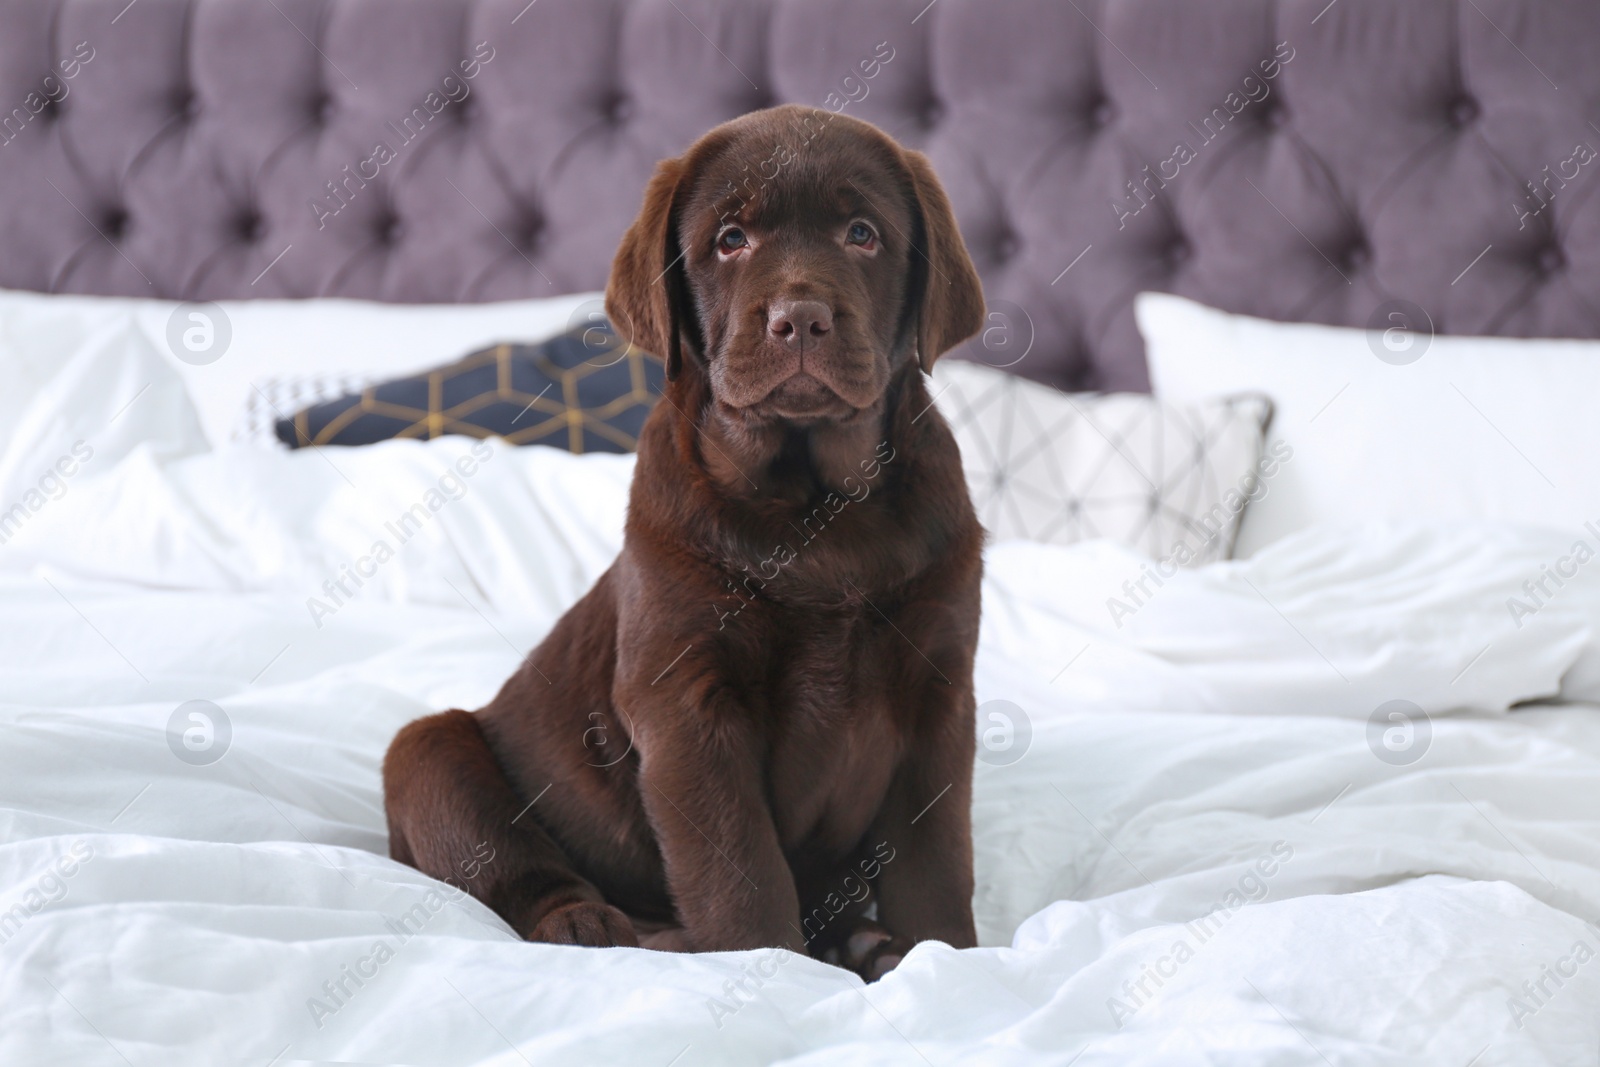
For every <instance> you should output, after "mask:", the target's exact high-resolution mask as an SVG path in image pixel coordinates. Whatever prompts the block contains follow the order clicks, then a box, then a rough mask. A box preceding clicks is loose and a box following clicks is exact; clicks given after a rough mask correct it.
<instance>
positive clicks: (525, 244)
mask: <svg viewBox="0 0 1600 1067" xmlns="http://www.w3.org/2000/svg"><path fill="white" fill-rule="evenodd" d="M543 232H544V220H543V219H541V218H539V217H538V216H537V215H532V216H529V217H527V218H525V219H523V221H522V223H521V225H519V226H518V227H517V247H518V248H519V249H521V250H522V251H524V252H531V251H533V247H534V245H536V244H538V243H539V235H540V234H542V233H543Z"/></svg>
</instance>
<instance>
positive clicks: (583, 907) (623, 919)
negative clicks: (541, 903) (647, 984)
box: [528, 900, 639, 948]
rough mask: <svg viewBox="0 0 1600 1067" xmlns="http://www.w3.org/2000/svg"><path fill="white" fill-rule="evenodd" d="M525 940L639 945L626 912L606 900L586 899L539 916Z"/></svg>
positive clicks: (612, 946) (600, 946)
mask: <svg viewBox="0 0 1600 1067" xmlns="http://www.w3.org/2000/svg"><path fill="white" fill-rule="evenodd" d="M528 940H529V941H547V942H549V943H550V944H552V945H584V946H587V947H589V948H637V947H638V946H639V937H638V935H637V934H635V933H634V930H633V923H632V922H630V921H629V919H628V917H627V916H626V915H624V914H623V913H622V912H621V911H619V910H618V909H616V908H613V907H612V906H611V905H610V904H596V903H593V902H591V901H587V900H580V901H578V902H577V903H575V904H565V905H563V906H561V907H559V908H557V909H556V910H555V911H552V912H551V913H550V914H549V915H546V916H545V917H544V918H542V919H540V920H539V925H538V926H536V927H534V928H533V933H532V934H531V935H530V936H529V937H528Z"/></svg>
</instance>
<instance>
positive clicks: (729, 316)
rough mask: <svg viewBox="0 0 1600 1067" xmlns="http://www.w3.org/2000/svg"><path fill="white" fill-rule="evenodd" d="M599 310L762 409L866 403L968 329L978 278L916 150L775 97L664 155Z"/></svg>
mask: <svg viewBox="0 0 1600 1067" xmlns="http://www.w3.org/2000/svg"><path fill="white" fill-rule="evenodd" d="M606 312H607V314H608V315H609V316H610V318H611V320H612V322H613V323H615V324H616V327H617V329H618V330H619V332H621V334H622V335H623V336H625V337H627V338H629V339H630V340H632V341H633V342H634V343H635V344H637V345H639V346H640V347H641V348H644V349H645V350H647V351H651V352H654V353H656V354H658V355H660V356H661V357H662V358H663V359H664V360H665V361H666V364H667V376H668V377H669V378H677V377H678V376H679V375H680V374H683V373H685V370H686V368H687V369H688V371H689V373H699V374H703V375H704V376H705V378H706V380H707V382H708V384H709V386H710V391H711V395H712V397H713V398H714V400H715V401H716V402H717V403H718V404H720V405H722V406H723V407H724V408H725V409H730V410H732V411H734V412H736V413H738V414H739V415H741V416H743V417H748V418H750V419H752V420H755V421H758V422H784V423H790V424H800V425H809V424H814V423H818V422H825V421H830V420H839V419H846V418H850V417H852V416H853V415H855V414H857V413H859V412H861V411H864V410H868V409H871V408H873V407H875V406H876V405H877V404H878V402H879V401H880V399H881V398H882V397H883V394H884V390H885V388H886V387H887V385H888V383H889V381H890V378H891V377H892V375H893V373H894V371H895V370H896V369H898V368H899V367H900V366H902V365H904V364H905V363H906V362H907V361H908V360H910V359H911V358H913V356H915V357H916V358H918V359H920V362H921V366H922V368H923V369H924V370H927V369H929V368H931V367H932V366H933V361H934V360H935V359H937V358H938V357H939V356H940V355H941V354H943V353H944V352H945V351H947V350H948V349H950V348H951V347H953V346H954V345H956V344H959V343H960V342H961V341H963V340H965V339H966V338H967V337H970V336H971V335H972V334H973V333H975V332H977V330H978V328H979V327H980V326H981V325H982V319H983V290H982V286H981V285H980V283H979V281H978V275H977V272H976V271H975V270H974V269H973V266H972V261H971V260H970V259H969V258H968V256H967V252H966V248H965V247H964V246H963V245H962V243H961V235H960V233H959V231H958V230H957V227H956V223H955V218H954V216H953V215H952V213H951V211H950V204H949V201H948V200H947V199H946V198H945V195H944V190H943V189H941V188H940V186H939V183H938V180H937V179H936V178H935V177H934V175H933V169H932V167H930V166H929V164H928V161H927V159H926V158H925V157H924V156H922V155H921V154H920V153H918V152H912V151H908V150H906V149H903V148H901V147H900V146H899V145H897V144H896V143H895V142H894V141H893V140H891V139H890V138H889V137H888V136H887V135H885V134H884V133H882V132H881V131H880V130H878V129H877V128H876V127H875V126H872V125H869V124H868V123H865V122H861V121H859V120H857V119H852V118H847V117H845V116H842V115H837V114H834V113H831V112H827V111H821V110H817V109H814V108H805V107H798V106H793V105H789V106H784V107H777V108H772V109H769V110H766V111H757V112H752V113H750V114H748V115H744V116H742V117H740V118H738V119H735V120H733V121H732V122H729V123H726V124H724V125H722V126H719V127H717V128H716V129H714V130H712V131H711V132H710V133H708V134H706V135H705V136H704V137H703V138H701V139H700V140H699V141H698V142H696V143H695V145H694V146H693V147H691V148H690V149H689V151H688V152H686V153H684V155H682V156H681V157H679V158H677V159H669V160H666V161H664V162H662V163H661V164H660V165H659V166H658V167H657V168H656V172H655V175H654V176H653V177H652V178H651V180H650V184H649V186H648V187H647V188H646V190H645V197H644V207H643V209H642V210H641V211H640V213H639V217H638V219H636V220H635V221H634V224H633V226H632V227H631V228H630V229H629V230H628V233H627V235H626V236H625V237H624V238H623V240H622V245H621V247H620V248H619V249H618V251H617V257H616V260H615V262H614V263H613V265H612V270H611V279H610V283H609V284H608V286H607V289H606Z"/></svg>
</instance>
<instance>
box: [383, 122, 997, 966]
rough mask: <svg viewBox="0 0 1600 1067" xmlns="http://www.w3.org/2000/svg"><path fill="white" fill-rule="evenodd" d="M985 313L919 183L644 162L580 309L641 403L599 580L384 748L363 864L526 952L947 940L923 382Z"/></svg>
mask: <svg viewBox="0 0 1600 1067" xmlns="http://www.w3.org/2000/svg"><path fill="white" fill-rule="evenodd" d="M983 309H984V304H983V294H982V290H981V287H980V284H979V281H978V277H977V273H976V272H975V271H974V269H973V267H972V263H971V261H970V260H969V259H968V257H967V253H966V250H965V248H964V247H963V245H962V243H961V237H960V235H959V233H958V232H957V228H956V223H955V219H954V217H953V216H952V214H951V211H950V205H949V203H948V201H947V200H946V199H945V195H944V192H943V190H942V189H941V188H940V187H939V183H938V181H937V179H936V178H935V177H934V174H933V170H932V168H931V167H930V166H929V164H928V161H927V159H926V158H924V157H923V156H922V155H920V154H918V153H916V152H911V151H907V150H905V149H903V148H901V147H900V146H899V145H897V144H896V143H895V142H894V141H893V140H891V139H890V138H889V137H887V136H886V135H884V134H883V133H882V132H880V131H879V130H878V129H877V128H875V127H873V126H871V125H869V124H867V123H865V122H860V121H857V120H855V119H851V118H846V117H843V116H840V115H835V114H832V113H829V112H825V111H818V110H815V109H811V108H802V107H793V106H789V107H779V108H773V109H771V110H767V111H759V112H754V113H752V114H748V115H745V116H743V117H742V118H738V119H735V120H734V121H732V122H729V123H727V124H725V125H722V126H719V127H717V128H716V129H714V130H712V131H711V132H710V133H708V134H706V135H705V137H703V138H701V140H700V141H699V142H697V143H696V144H695V145H694V146H693V147H691V148H690V149H689V150H688V152H686V153H685V154H684V155H683V156H682V157H680V158H678V159H670V160H667V161H665V162H663V163H661V164H660V165H659V166H658V168H657V169H656V172H655V175H654V176H653V177H652V178H651V180H650V184H649V186H648V188H647V189H646V190H645V195H644V206H643V209H642V210H641V211H640V213H639V217H638V219H637V220H636V221H635V222H634V224H633V226H632V228H631V229H629V231H628V233H627V235H626V236H625V237H624V238H623V241H622V246H621V248H620V249H619V250H618V252H617V256H616V260H615V263H614V264H613V267H612V272H611V280H610V285H609V287H608V289H607V291H606V310H607V313H608V314H609V316H610V318H611V319H612V321H613V323H614V324H615V326H616V328H617V329H618V331H619V332H620V333H622V334H623V335H625V336H628V337H629V338H630V339H631V340H632V341H633V342H634V343H637V344H638V345H639V346H640V347H642V348H643V349H645V350H646V351H649V352H655V353H658V354H660V355H662V356H663V357H664V359H665V361H666V367H667V379H668V385H667V387H666V392H665V395H664V397H663V400H662V402H661V403H658V404H657V405H656V407H655V409H654V411H653V412H652V413H651V414H650V417H649V419H648V420H647V422H646V425H645V427H644V431H643V434H642V436H641V438H640V441H639V460H638V467H637V469H636V472H635V474H634V479H633V488H632V494H631V497H630V501H629V508H628V518H627V527H626V537H625V540H624V543H623V548H622V554H621V555H620V556H619V557H618V558H617V561H616V562H615V563H614V564H613V565H612V566H611V568H610V570H608V571H607V572H606V573H605V574H604V575H602V576H601V578H600V580H599V581H598V582H596V583H595V586H594V588H593V589H591V590H590V591H589V593H588V594H587V595H585V596H584V598H583V599H582V600H580V601H579V602H578V603H577V604H576V605H575V606H574V607H573V608H572V610H571V611H569V612H568V613H567V614H566V616H565V617H564V618H562V619H561V621H560V622H559V623H557V624H556V626H555V628H554V629H553V630H552V631H551V633H550V635H549V636H548V637H547V638H545V640H544V641H543V643H541V644H540V645H539V647H537V648H536V649H534V650H533V652H532V653H531V654H530V655H529V656H528V658H527V660H526V661H525V662H524V663H523V665H522V667H521V668H520V669H519V670H518V671H517V673H516V674H514V675H513V676H512V677H511V679H510V680H509V681H508V682H506V684H505V686H504V687H503V688H502V689H501V690H500V692H499V695H497V696H496V697H495V698H494V700H493V701H492V702H491V703H490V704H489V705H488V706H487V707H485V708H483V709H482V710H481V711H479V712H477V713H476V714H468V713H467V712H465V711H447V712H444V713H442V714H439V715H433V716H430V717H428V718H424V719H420V720H418V721H416V722H413V723H411V724H410V725H408V726H407V727H405V729H403V730H401V731H400V733H399V735H398V736H397V737H396V738H395V740H394V743H393V744H392V745H391V746H390V748H389V753H388V756H387V758H386V759H385V761H384V767H383V779H384V797H385V802H386V806H387V809H388V818H389V840H390V848H391V851H392V853H393V855H394V857H395V858H396V859H398V860H400V861H402V862H404V863H408V864H411V865H412V866H415V867H417V868H418V869H420V870H422V871H424V872H426V873H428V874H430V875H433V876H434V877H436V878H441V879H445V880H447V881H452V882H454V883H456V884H458V885H462V887H463V888H465V889H467V890H468V891H469V892H471V893H472V894H473V895H474V896H476V897H478V898H479V899H480V900H482V901H483V902H484V903H485V904H487V905H489V907H491V908H493V909H494V910H495V911H496V912H498V913H499V914H500V915H501V916H502V917H503V918H504V919H505V920H506V922H508V923H509V924H510V925H511V927H512V928H513V929H515V930H516V931H517V932H518V933H520V934H521V935H522V936H523V937H525V938H528V939H530V940H535V941H550V942H557V943H561V944H577V945H599V946H607V945H636V944H643V945H645V946H647V947H659V948H670V949H677V950H690V951H717V950H729V949H751V948H757V947H762V946H786V947H788V948H790V949H794V950H797V951H809V952H811V953H812V954H813V955H815V956H817V957H819V958H823V959H827V960H830V961H832V962H836V963H839V964H841V965H843V966H846V967H849V968H851V969H853V970H855V971H856V972H857V973H859V974H860V975H862V976H863V977H864V978H867V979H868V980H871V979H874V978H876V977H878V976H880V975H881V974H883V973H884V972H886V971H887V970H889V969H890V968H892V967H893V966H894V965H895V964H896V963H898V962H899V960H900V958H901V956H902V955H903V954H904V953H905V951H906V950H907V949H908V948H909V947H910V946H911V945H912V944H914V943H916V942H917V941H920V940H923V939H926V938H937V939H939V940H941V941H945V942H947V943H949V944H951V945H955V946H958V947H969V946H971V945H973V944H974V943H975V934H974V931H973V923H972V889H973V875H972V839H971V822H970V811H969V808H970V798H971V783H972V761H973V752H974V745H975V737H974V734H975V722H974V708H973V697H972V661H973V652H974V647H975V645H976V642H977V636H978V597H979V579H980V575H981V570H982V561H981V555H980V549H981V544H982V537H983V535H982V531H981V529H980V527H979V525H978V522H977V519H976V517H975V515H974V514H973V510H972V506H971V503H970V500H969V497H968V495H967V487H966V483H965V481H964V479H963V476H962V472H961V464H960V458H959V455H958V453H957V450H956V444H955V441H954V440H953V438H952V437H951V434H950V431H949V428H948V427H947V426H946V424H945V423H944V421H943V420H942V419H941V418H940V416H939V413H938V412H937V411H936V410H934V408H933V406H932V400H931V399H930V397H929V394H928V388H927V385H926V383H925V381H924V378H923V373H924V372H925V371H927V370H928V369H929V368H930V367H931V366H932V365H933V361H934V360H935V359H936V358H938V356H939V355H940V354H941V353H943V352H945V351H946V350H948V349H949V348H951V347H952V346H954V345H956V344H958V343H960V342H961V341H963V340H965V339H966V338H967V337H969V336H971V335H972V334H973V333H975V332H976V331H977V329H978V328H979V326H980V325H981V323H982V317H983ZM485 857H488V858H487V859H485ZM468 870H470V871H471V872H472V875H471V877H470V878H464V875H465V872H467V871H468ZM463 883H464V884H463Z"/></svg>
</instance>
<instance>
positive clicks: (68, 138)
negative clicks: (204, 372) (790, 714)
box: [0, 0, 1600, 389]
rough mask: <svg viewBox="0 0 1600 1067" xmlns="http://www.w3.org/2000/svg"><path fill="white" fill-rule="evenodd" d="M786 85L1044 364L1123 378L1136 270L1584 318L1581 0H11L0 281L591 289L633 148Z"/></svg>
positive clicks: (1593, 173)
mask: <svg viewBox="0 0 1600 1067" xmlns="http://www.w3.org/2000/svg"><path fill="white" fill-rule="evenodd" d="M891 53H892V58H889V59H887V61H885V60H884V58H883V57H884V56H885V55H889V54H891ZM463 62H465V63H466V64H467V65H466V66H465V67H463ZM863 63H865V64H867V65H866V66H865V67H863ZM869 74H870V77H869V76H868V75H869ZM430 94H433V95H431V96H430ZM458 101H459V102H458ZM784 101H795V102H801V103H810V104H815V105H817V106H823V107H833V108H837V107H839V106H841V104H843V106H845V108H846V110H847V111H848V112H849V113H851V114H854V115H858V116H860V117H862V118H866V119H869V120H871V121H873V122H876V123H878V124H879V125H881V126H883V127H884V128H885V129H887V130H888V131H889V132H890V133H892V134H894V135H895V136H897V137H899V138H901V139H902V140H903V141H904V142H906V143H908V144H910V145H912V146H915V147H918V148H922V149H924V150H925V151H927V152H929V153H930V154H931V155H932V157H933V160H934V163H935V165H936V167H937V168H938V171H939V173H940V175H941V176H942V177H943V179H944V181H945V183H946V184H947V186H948V188H949V191H950V195H951V199H952V200H953V201H954V203H955V205H956V210H957V214H958V216H959V217H960V220H961V225H962V230H963V232H964V234H965V236H966V239H967V242H968V245H969V247H970V248H971V250H972V254H973V256H974V258H975V259H976V260H977V263H978V267H979V269H980V271H981V272H982V274H983V278H984V284H985V287H986V290H987V294H988V297H989V300H990V305H991V310H992V311H993V312H994V313H995V315H996V316H997V317H996V318H995V320H994V322H995V325H994V328H993V329H991V331H990V332H989V333H988V340H989V342H990V351H989V353H988V354H987V359H988V361H989V362H991V363H1005V362H1009V361H1011V360H1012V359H1013V358H1015V357H1016V356H1019V355H1020V354H1021V352H1022V351H1023V350H1024V348H1026V349H1027V355H1026V357H1025V358H1023V359H1022V360H1021V362H1019V363H1017V364H1016V367H1015V369H1016V370H1017V371H1018V372H1020V373H1023V374H1027V375H1029V376H1031V377H1036V378H1040V379H1043V380H1047V381H1050V382H1052V383H1054V384H1057V385H1061V386H1065V387H1072V388H1096V389H1144V388H1147V376H1146V372H1145V368H1144V361H1143V357H1142V351H1141V345H1140V342H1139V339H1138V337H1137V335H1136V333H1135V330H1134V325H1133V321H1132V315H1131V312H1130V301H1131V299H1132V297H1133V295H1134V293H1136V292H1138V291H1139V290H1141V289H1146V288H1153V289H1165V290H1170V291H1174V292H1178V293H1182V294H1185V295H1189V296H1193V297H1196V298H1198V299H1201V300H1204V301H1207V302H1209V303H1212V304H1215V305H1219V306H1221V307H1224V308H1228V309H1231V310H1236V311H1243V312H1249V313H1253V314H1258V315H1263V316H1268V317H1272V318H1278V319H1291V320H1295V319H1298V320H1312V321H1320V322H1329V323H1341V324H1350V325H1365V324H1367V322H1368V320H1369V318H1370V317H1371V316H1372V314H1373V312H1374V310H1375V309H1377V308H1378V307H1379V305H1380V304H1382V302H1384V301H1385V300H1389V299H1395V298H1399V299H1407V300H1411V301H1414V302H1416V303H1417V304H1419V305H1421V306H1422V307H1423V308H1425V309H1426V310H1427V311H1428V313H1429V315H1430V316H1431V317H1432V319H1433V325H1434V326H1435V328H1437V329H1438V330H1440V331H1442V332H1452V333H1489V334H1512V335H1556V336H1596V335H1600V207H1597V206H1596V199H1597V197H1596V193H1597V190H1600V159H1596V158H1594V157H1595V149H1597V148H1600V3H1595V2H1594V0H1582V2H1577V0H1333V2H1331V3H1330V2H1329V0H1309V2H1305V3H1301V2H1297V0H1278V2H1274V0H933V2H932V3H930V2H929V0H771V2H761V0H534V2H531V3H530V2H529V0H472V2H466V0H132V2H130V0H0V115H3V116H4V119H3V122H0V286H4V287H10V288H24V289H38V290H49V291H56V292H78V293H104V294H124V295H142V296H160V297H178V298H187V299H222V298H245V297H310V296H348V297H366V298H373V299H378V300H388V301H426V302H453V301H480V300H492V299H504V298H514V297H527V296H539V295H547V294H555V293H559V292H569V291H575V290H581V289H593V288H599V287H601V286H602V285H603V284H604V282H605V275H606V269H607V266H608V265H609V262H610V259H611V255H612V252H613V250H614V248H615V245H616V242H617V239H618V238H619V236H620V235H621V233H622V231H623V228H624V227H625V225H626V224H627V222H628V219H629V217H630V216H631V214H632V213H633V212H634V210H636V208H637V207H638V203H639V196H640V192H641V190H642V188H643V185H644V181H645V178H646V176H647V175H648V173H649V171H650V168H651V166H652V165H653V164H654V163H655V161H656V160H657V159H658V158H660V157H662V156H665V155H669V154H674V153H676V152H678V151H680V150H681V149H682V148H683V147H684V146H685V145H687V144H688V143H689V142H690V141H691V140H693V139H694V138H695V137H696V136H697V135H699V134H700V133H701V132H703V131H704V130H705V129H707V128H708V127H710V126H712V125H713V124H715V123H717V122H720V121H722V120H724V119H727V118H730V117H732V116H734V115H736V114H738V113H740V112H742V111H745V110H748V109H751V108H757V107H762V106H765V105H768V104H772V103H775V102H784ZM380 143H381V144H382V145H384V146H385V147H386V148H387V149H388V152H380V151H376V150H377V148H378V146H379V144H380ZM385 155H389V156H392V158H387V159H385V158H383V157H384V156H385ZM346 168H349V169H348V170H347V169H346ZM1146 168H1148V169H1146ZM330 183H332V184H331V185H330ZM1530 183H1531V185H1530ZM335 188H337V189H339V190H340V191H339V192H337V193H335V192H334V191H332V190H334V189H335ZM318 205H320V206H318ZM335 209H337V210H335ZM1030 346H1031V347H1030Z"/></svg>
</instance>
